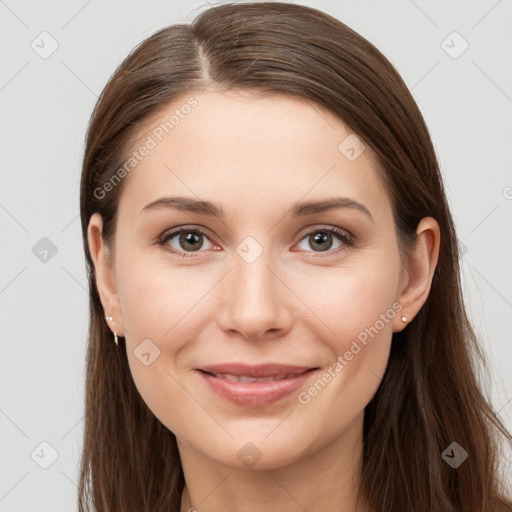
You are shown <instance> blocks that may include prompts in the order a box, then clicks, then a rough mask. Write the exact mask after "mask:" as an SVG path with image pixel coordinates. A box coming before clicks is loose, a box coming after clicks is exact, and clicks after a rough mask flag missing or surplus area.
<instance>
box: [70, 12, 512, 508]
mask: <svg viewBox="0 0 512 512" xmlns="http://www.w3.org/2000/svg"><path fill="white" fill-rule="evenodd" d="M207 87H216V88H220V89H225V90H227V89H237V90H241V89H252V90H256V91H259V92H260V93H262V94H267V93H269V94H272V93H281V94H286V95H292V96H296V97H301V98H305V99H307V100H310V101H311V102H316V103H317V104H319V105H322V106H323V107H326V108H327V109H329V110H330V111H331V112H333V113H334V114H335V115H337V116H338V117H339V118H340V119H341V120H342V121H344V122H345V123H346V124H347V125H348V126H349V127H350V129H351V131H353V132H354V133H356V134H358V135H359V136H360V137H361V138H362V139H363V140H364V141H365V143H367V144H369V145H370V146H371V148H372V149H373V150H374V152H375V154H376V155H377V159H378V163H379V165H380V172H381V173H382V176H383V178H384V180H385V183H386V185H387V188H388V192H389V194H390V197H391V199H392V204H393V213H394V220H395V224H396V231H397V234H398V235H397V236H398V241H399V243H400V247H401V249H402V251H404V254H405V255H407V250H408V248H410V247H411V246H412V245H413V243H414V239H415V231H416V227H417V225H418V222H419V221H420V220H421V219H422V218H423V217H427V216H431V217H434V218H435V219H436V220H437V221H438V223H439V226H440V229H441V247H440V254H439V260H438V265H437V268H436V270H435V273H434V276H433V282H432V287H431V291H430V294H429V297H428V299H427V301H426V303H425V304H424V306H423V308H422V309H421V311H420V312H419V314H418V315H417V316H416V318H414V320H413V321H412V322H411V323H410V325H408V326H407V328H406V329H405V330H404V331H402V332H400V333H395V334H394V335H393V340H392V347H391V353H390V357H389V363H388V367H387V370H386V373H385V375H384V378H383V380H382V382H381V385H380V387H379V389H378V391H377V393H376V394H375V395H374V397H373V399H372V400H371V402H370V403H369V404H368V405H367V407H366V409H365V417H364V432H363V434H364V448H363V465H362V468H363V469H362V484H361V488H360V496H362V497H363V499H364V500H366V502H367V504H368V505H369V506H370V508H371V509H372V510H379V511H380V512H396V511H400V512H412V511H414V512H433V511H435V512H438V511H443V512H449V511H453V512H455V511H457V512H462V511H464V512H477V511H478V512H482V511H494V512H501V511H503V512H504V511H509V512H510V511H511V510H512V502H511V501H510V497H509V495H508V494H507V493H508V492H509V489H506V488H505V485H504V480H503V479H500V473H499V465H498V460H499V459H498V457H497V454H498V452H499V446H500V442H501V441H503V440H504V439H506V440H508V441H510V440H512V437H511V435H510V434H509V433H508V432H507V431H506V429H505V427H504V426H503V424H502V423H501V422H500V420H499V418H498V416H497V414H496V413H495V412H494V411H493V409H492V407H491V406H490V404H489V402H488V399H486V397H484V394H483V392H482V391H481V389H480V384H479V381H478V375H479V374H480V373H479V372H480V370H481V368H485V359H484V356H483V354H482V351H481V349H480V348H479V345H478V343H477V339H476V336H475V333H474V331H473V329H472V327H471V325H470V322H469V320H468V316H467V314H466V310H465V307H464V303H463V298H462V293H461V283H460V276H459V252H458V244H457V237H456V233H455V227H454V224H453V220H452V217H451V214H450V212H449V209H448V206H447V201H446V197H445V193H444V189H443V184H442V180H441V175H440V171H439V166H438V162H437V159H436V154H435V152H434V148H433V145H432V142H431V139H430V136H429V133H428V130H427V127H426V125H425V122H424V120H423V117H422V115H421V113H420V111H419V109H418V107H417V105H416V103H415V102H414V100H413V98H412V96H411V94H410V92H409V91H408V89H407V87H406V85H405V84H404V82H403V80H402V79H401V78H400V76H399V75H398V73H397V71H396V70H395V69H394V67H393V66H392V65H391V63H390V62H389V61H388V60H387V59H386V58H385V57H384V56H383V55H382V54H381V53H380V52H379V51H378V50H377V49H376V48H375V47H374V46H373V45H372V44H371V43H369V42H368V41H367V40H366V39H364V38H363V37H361V36H360V35H358V34H357V33H356V32H354V31H353V30H351V29H350V28H349V27H347V26H346V25H344V24H343V23H341V22H340V21H338V20H336V19H335V18H333V17H331V16H329V15H326V14H324V13H322V12H320V11H318V10H316V9H313V8H310V7H305V6H300V5H294V4H288V3H279V2H271V3H260V2H258V3H249V4H247V3H242V4H225V5H220V6H217V7H214V8H210V9H208V10H206V11H204V12H203V13H201V14H200V15H199V16H198V17H197V18H196V19H195V21H194V22H193V23H191V24H190V25H188V24H181V25H173V26H170V27H167V28H164V29H162V30H160V31H158V32H156V33H155V34H154V35H152V36H151V37H149V38H148V39H146V40H145V41H143V42H142V43H141V44H140V45H139V46H138V47H137V48H135V50H134V51H133V52H132V53H131V54H130V55H129V56H128V57H127V58H126V59H125V60H124V62H123V63H122V64H121V65H120V66H119V68H118V69H117V70H116V71H115V73H114V74H113V76H112V77H111V79H110V80H109V82H108V84H107V85H106V87H105V89H104V90H103V92H102V94H101V96H100V98H99V100H98V102H97V105H96V107H95V110H94V112H93V115H92V118H91V122H90V125H89V130H88V135H87V140H86V148H85V155H84V161H83V170H82V182H81V192H80V213H81V222H82V232H83V243H84V248H85V256H86V262H87V270H88V276H89V290H90V326H89V346H88V354H87V375H86V404H85V407H86V417H85V438H84V445H83V454H82V461H81V475H80V484H79V506H80V510H81V511H82V512H83V511H84V510H91V509H90V508H89V505H92V506H93V508H92V509H93V510H97V511H99V512H107V511H108V512H115V511H119V512H121V511H123V512H128V511H130V512H132V511H133V512H143V511H152V512H155V511H164V510H165V511H179V509H180V497H181V492H182V490H183V486H184V477H183V470H182V466H181V462H180V458H179V453H178V450H177V445H176V439H175V436H174V434H173V433H172V432H170V431H169V430H168V429H167V428H166V427H165V426H163V425H162V424H161V422H160V421H159V420H158V419H156V417H155V416H154V415H153V414H152V412H151V411H150V410H149V409H148V407H147V406H146V404H145V403H144V401H143V400H142V398H141V396H140V395H139V393H138V391H137V389H136V387H135V385H134V382H133V380H132V376H131V373H130V370H129V366H128V361H127V356H126V352H125V345H124V340H123V339H121V341H120V344H119V349H118V348H117V347H116V346H115V344H114V343H113V341H112V333H111V331H110V330H109V328H108V327H107V324H106V322H105V318H104V311H103V308H102V305H101V302H100V300H99V295H98V291H97V288H96V281H95V271H94V266H93V263H92V259H91V256H90V253H89V246H88V241H87V226H88V223H89V220H90V218H91V215H92V214H93V213H94V212H99V213H100V214H101V216H102V217H103V222H104V228H103V237H104V240H105V242H106V243H107V244H108V245H110V246H112V241H113V234H114V231H115V227H116V214H117V209H118V204H119V198H120V195H121V193H122V190H123V183H124V181H123V180H121V181H120V183H119V184H118V185H117V186H115V187H113V189H112V190H111V191H109V193H108V195H107V196H106V197H103V194H100V193H98V190H104V188H103V189H102V187H103V186H104V184H105V183H106V182H107V181H108V180H109V179H111V178H112V176H114V175H115V173H116V172H119V169H120V168H121V167H122V166H123V163H124V162H125V161H126V159H127V155H128V154H129V151H130V149H131V144H132V143H133V141H134V140H135V138H136V137H137V136H140V130H141V127H142V126H144V123H145V122H147V121H148V119H151V118H152V117H153V116H155V114H158V113H159V112H160V111H161V109H162V108H165V107H166V106H167V105H168V104H169V103H170V102H172V101H174V100H176V99H177V98H179V97H183V95H184V94H193V93H194V92H199V91H202V90H204V89H206V88H207ZM112 249H114V248H113V247H112ZM452 442H457V443H458V444H459V445H460V446H462V447H463V448H464V450H465V451H466V452H467V453H468V455H469V456H468V459H467V460H466V461H465V462H464V463H463V464H462V465H460V466H459V467H458V468H457V469H453V468H452V467H450V466H449V465H448V464H447V463H446V462H445V460H443V457H442V452H443V451H444V450H445V449H446V448H447V447H448V446H449V445H450V444H451V443H452Z"/></svg>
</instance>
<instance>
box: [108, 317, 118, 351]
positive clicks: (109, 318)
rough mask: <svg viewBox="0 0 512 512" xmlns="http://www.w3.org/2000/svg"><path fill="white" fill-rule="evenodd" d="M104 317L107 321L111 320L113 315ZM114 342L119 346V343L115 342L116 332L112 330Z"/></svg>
mask: <svg viewBox="0 0 512 512" xmlns="http://www.w3.org/2000/svg"><path fill="white" fill-rule="evenodd" d="M105 319H106V320H107V321H108V322H112V320H113V317H111V316H106V317H105ZM114 342H115V344H116V346H117V347H118V346H119V344H118V342H117V332H116V331H114Z"/></svg>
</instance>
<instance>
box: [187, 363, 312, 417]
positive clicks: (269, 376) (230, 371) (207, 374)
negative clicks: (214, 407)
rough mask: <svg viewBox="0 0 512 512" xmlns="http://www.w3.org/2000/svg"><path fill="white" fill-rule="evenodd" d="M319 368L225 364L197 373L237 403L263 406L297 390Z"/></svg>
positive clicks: (212, 387)
mask: <svg viewBox="0 0 512 512" xmlns="http://www.w3.org/2000/svg"><path fill="white" fill-rule="evenodd" d="M316 369H317V368H311V367H307V366H292V365H283V364H277V363H271V364H262V365H256V366H255V365H247V364H242V363H226V364H218V365H210V366H203V367H201V368H198V369H197V372H198V373H199V375H200V376H201V378H202V379H203V380H204V381H206V382H207V384H208V385H209V387H210V389H212V390H213V391H215V392H216V393H217V394H219V395H220V396H222V397H223V398H226V399H227V400H229V401H231V402H233V403H235V404H237V405H246V406H260V407H262V406H266V405H270V404H272V403H274V402H276V401H278V400H280V399H282V398H284V397H285V396H287V395H289V394H290V393H292V392H293V391H295V390H297V389H298V388H299V387H301V386H302V385H303V384H304V382H305V381H306V380H307V379H309V377H310V375H311V374H312V373H313V371H314V370H316Z"/></svg>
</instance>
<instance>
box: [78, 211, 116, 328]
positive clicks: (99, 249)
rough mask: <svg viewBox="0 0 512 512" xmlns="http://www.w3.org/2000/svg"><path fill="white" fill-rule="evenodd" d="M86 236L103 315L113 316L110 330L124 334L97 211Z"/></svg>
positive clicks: (110, 263) (111, 263)
mask: <svg viewBox="0 0 512 512" xmlns="http://www.w3.org/2000/svg"><path fill="white" fill-rule="evenodd" d="M87 238H88V241H89V251H90V253H91V258H92V260H93V263H94V270H95V275H96V286H97V288H98V293H99V296H100V300H101V304H102V306H103V309H104V311H105V316H111V317H113V319H112V321H110V322H109V321H107V320H105V321H106V322H107V324H108V326H109V327H110V329H111V331H112V332H114V331H115V332H116V333H117V334H118V336H124V329H123V327H122V326H123V317H122V313H121V306H120V302H119V297H118V294H117V286H116V280H115V270H114V262H113V261H112V260H111V255H110V251H109V248H108V247H107V246H106V245H105V243H104V240H103V219H102V217H101V215H100V214H99V213H94V214H93V215H92V216H91V219H90V221H89V226H88V227H87Z"/></svg>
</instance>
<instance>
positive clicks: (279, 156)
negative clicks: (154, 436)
mask: <svg viewBox="0 0 512 512" xmlns="http://www.w3.org/2000/svg"><path fill="white" fill-rule="evenodd" d="M188 97H190V95H185V96H183V98H181V99H180V100H179V101H176V102H175V103H173V104H172V105H169V106H166V107H165V108H164V109H163V110H162V111H161V112H160V113H159V114H158V116H157V117H156V118H155V119H152V120H151V122H150V123H148V125H147V126H146V127H145V128H144V129H143V130H141V134H140V135H141V136H140V141H139V142H140V143H142V142H143V141H144V140H145V138H146V137H147V134H148V133H150V130H151V129H152V128H154V127H155V126H157V125H158V123H159V122H161V121H162V120H166V119H169V116H170V115H171V113H172V112H173V111H174V110H175V109H176V108H177V107H179V106H180V105H182V104H183V103H184V102H185V101H186V99H187V98H188ZM194 97H195V98H196V99H197V100H198V105H197V106H196V107H195V108H194V109H193V110H192V111H191V113H190V114H189V115H188V116H186V117H184V119H182V120H180V123H179V124H178V125H177V126H176V127H175V128H174V129H173V130H172V132H170V133H169V134H168V135H166V137H165V138H164V139H163V140H162V141H161V142H160V143H159V144H158V145H157V147H155V148H154V149H152V150H151V151H150V153H149V154H148V155H147V156H146V157H145V158H144V159H143V160H142V161H141V162H140V163H139V164H138V165H137V167H136V168H135V169H134V170H133V171H132V172H131V173H130V174H129V175H128V176H127V177H126V178H124V179H125V180H126V182H125V183H124V187H125V188H124V190H123V194H122V196H121V200H120V205H119V217H118V224H117V230H116V235H115V240H114V247H115V253H114V258H113V261H110V260H109V259H108V257H107V250H106V246H105V244H104V241H103V239H102V235H101V233H102V219H101V217H100V216H99V215H98V214H95V215H93V216H92V218H91V221H90V224H89V231H88V236H89V243H90V248H91V254H92V257H93V260H94V265H95V268H96V272H97V286H98V290H99V293H100V297H101V301H102V304H103V306H104V308H105V314H106V315H112V316H113V317H114V320H113V321H112V322H110V324H109V325H110V327H111V329H112V331H116V332H117V334H118V335H119V336H125V339H126V346H127V353H128V360H129V364H130V370H131V373H132V375H133V379H134V382H135V384H136V386H137V388H138V390H139V392H140V394H141V396H142V398H143V399H144V401H145V402H146V403H147V405H148V406H149V408H150V409H151V410H152V412H153V413H154V414H155V416H156V417H157V418H158V419H159V420H160V421H161V422H162V423H163V424H164V425H165V426H166V427H168V428H169V429H170V430H171V431H172V432H173V433H174V434H175V435H176V438H177V442H178V448H179V452H180V456H181V460H182V464H183V469H184V474H185V479H186V491H185V492H184V493H183V497H182V507H181V510H182V511H186V510H189V507H191V506H192V507H194V508H195V509H196V510H198V511H199V512H201V511H203V510H205V511H206V510H207V511H209V512H214V511H221V510H222V511H236V510H238V511H239V510H247V511H251V512H258V511H265V512H266V511H268V510H280V511H284V512H292V511H294V512H295V511H299V510H301V511H302V510H304V509H307V510H310V511H314V510H335V509H336V510H347V511H349V510H355V496H356V494H355V490H356V487H357V485H358V483H359V472H360V465H359V458H360V455H361V449H362V425H363V415H364V408H365V406H366V405H367V404H368V402H369V401H370V399H371V398H372V396H373V395H374V393H375V392H376V390H377V388H378V386H379V384H380V381H381V378H382V375H383V374H384V371H385V368H386V365H387V361H388V356H389V350H390V344H391V337H392V333H393V332H397V331H400V330H402V329H404V328H405V327H406V324H405V323H404V322H403V321H402V320H401V317H402V315H405V316H406V317H407V319H408V321H411V320H412V319H413V318H414V316H415V315H416V313H417V312H418V311H419V309H420V308H421V306H422V305H423V304H424V302H425V300H426V298H427V296H428V293H429V290H430V286H431V280H432V275H433V271H434V269H435V266H436V263H437V258H438V252H439V241H440V233H439V227H438V225H437V223H436V221H435V220H434V219H432V218H425V219H423V220H422V221H421V222H420V224H419V225H418V229H417V235H418V239H419V243H418V246H417V249H416V250H415V252H414V253H413V255H412V260H411V264H410V265H409V266H408V267H405V266H404V264H403V259H401V257H400V252H399V249H398V243H397V239H396V233H395V230H394V223H393V216H392V209H391V203H390V199H389V197H388V195H387V194H386V193H385V191H384V188H383V182H382V180H381V178H380V176H379V175H378V173H377V171H376V168H375V166H376V163H375V157H374V154H373V152H372V150H371V148H370V147H369V145H368V144H366V149H365V151H363V153H362V154H361V155H360V156H359V157H358V158H357V159H356V160H354V161H350V160H349V159H347V158H346V157H345V155H344V154H342V152H340V151H339V149H338V146H339V144H340V142H341V141H343V139H345V137H346V136H347V135H349V134H350V133H351V132H350V130H349V129H348V128H347V126H346V125H345V124H344V123H343V122H342V121H340V120H339V119H338V118H337V117H335V116H334V115H332V114H331V113H330V112H328V111H327V110H325V109H323V108H321V107H320V106H318V105H314V104H313V103H311V102H308V101H305V100H302V99H296V98H291V97H287V96H282V95H274V96H270V97H265V98H262V97H257V96H254V95H252V94H251V93H248V92H244V93H241V92H233V91H231V92H219V91H213V90H209V91H206V92H202V93H198V94H194ZM139 146H140V144H139ZM178 195H179V196H186V197H192V198H196V199H197V198H200V199H202V200H209V201H212V202H215V203H218V204H219V205H221V206H222V209H223V211H224V213H225V218H224V220H222V221H221V220H219V219H214V218H209V217H207V216H204V215H199V214H197V213H185V212H180V211H177V210H173V209H170V208H166V207H161V208H158V209H155V210H153V211H149V212H144V213H141V209H142V208H143V207H144V206H145V205H146V204H148V203H149V202H151V201H153V200H155V199H158V198H160V197H163V196H178ZM333 196H344V197H349V198H352V199H354V200H357V201H358V202H360V203H362V204H363V205H365V206H366V207H367V208H368V210H369V211H370V213H371V215H372V218H370V217H369V216H367V215H365V214H364V213H363V212H361V211H359V210H356V209H353V208H342V209H337V210H332V211H327V212H323V213H317V214H314V215H311V216H308V217H304V218H292V217H291V216H285V215H284V212H285V211H286V210H287V209H288V208H289V207H290V206H291V205H292V203H294V202H296V201H299V200H301V201H306V200H317V199H325V198H329V197H333ZM179 226H187V227H190V228H194V227H201V228H202V229H203V230H204V231H206V233H207V237H206V238H203V237H201V235H199V237H200V238H199V241H197V242H196V247H198V250H196V251H194V250H193V249H191V248H190V246H187V245H185V246H184V245H183V244H181V245H180V243H179V242H180V237H179V235H177V236H174V238H173V239H172V240H169V241H167V249H166V247H165V246H160V245H158V244H157V243H156V242H155V240H156V239H157V238H158V237H159V236H160V235H161V234H162V233H164V232H165V231H166V230H167V231H169V230H170V229H171V228H175V227H179ZM330 226H335V227H339V228H341V229H345V230H347V231H349V232H350V233H351V234H352V235H353V236H354V237H355V244H354V245H353V246H350V247H344V250H342V251H341V252H339V253H336V252H335V251H336V250H337V249H338V248H339V247H340V246H342V245H343V242H342V241H340V240H339V239H338V238H337V237H336V236H335V235H333V237H332V239H331V240H332V245H331V246H329V240H328V241H327V242H323V245H320V246H318V245H314V241H313V242H312V241H311V237H310V236H309V235H310V234H313V235H314V234H315V233H317V232H318V231H319V230H321V229H322V228H328V227H330ZM247 236H251V237H253V238H254V239H255V240H256V241H257V242H258V244H259V245H260V246H261V248H262V249H263V253H262V254H261V255H260V256H259V257H258V258H256V260H255V261H253V262H252V263H248V262H247V261H245V260H244V259H243V258H242V257H240V256H239V254H238V253H237V252H236V249H237V246H238V245H239V244H240V243H241V242H242V240H244V239H245V237H247ZM201 242H202V246H201ZM169 247H173V248H174V249H176V250H177V251H181V252H187V251H188V254H192V257H189V258H181V257H179V256H178V255H176V254H173V253H172V252H171V251H170V250H169V249H168V248H169ZM322 247H323V248H324V250H322ZM215 249H217V250H215ZM397 303H400V304H401V305H402V310H401V311H400V312H399V313H396V314H395V315H394V317H392V319H391V320H390V321H389V322H387V323H385V325H384V327H383V328H381V329H380V330H379V332H378V334H377V335H375V336H374V337H373V338H369V340H368V343H367V345H365V346H362V345H361V344H360V343H359V345H361V346H362V349H361V350H360V351H359V352H358V353H357V354H356V355H354V356H353V358H352V360H350V361H349V362H348V364H347V365H346V366H344V368H343V370H342V371H340V372H339V373H338V374H337V375H336V377H335V378H333V379H332V380H331V381H330V382H329V383H328V384H327V385H326V386H325V387H324V388H323V389H322V390H321V391H320V392H319V393H318V394H317V395H316V396H314V397H312V398H311V400H310V402H309V403H307V404H303V403H300V402H299V401H298V394H299V393H298V392H294V393H292V394H291V395H289V396H287V397H285V398H284V399H282V400H280V401H278V402H276V403H274V404H272V405H269V406H266V407H243V406H239V405H235V404H233V403H231V402H228V401H226V400H225V399H223V398H222V397H220V396H218V395H217V394H215V393H214V392H213V391H211V390H210V389H209V387H208V386H206V385H205V383H204V382H203V380H202V378H201V377H200V376H199V375H198V374H197V372H196V371H194V368H197V367H200V366H201V365H207V364H213V363H222V362H232V361H244V362H248V363H250V364H257V363H266V362H271V361H276V362H281V363H286V364H295V365H300V366H307V367H318V368H320V370H318V373H319V374H322V373H325V372H326V371H328V369H329V368H330V367H332V366H333V364H334V363H335V361H336V360H337V357H338V356H340V355H341V356H343V354H345V353H346V352H347V350H349V349H350V346H351V343H352V342H353V340H355V339H356V337H357V336H358V334H360V333H361V332H362V331H364V330H365V328H368V327H370V326H374V325H375V324H376V321H377V320H378V319H379V315H381V314H383V313H385V312H386V311H388V310H390V308H392V305H393V304H397ZM392 311H393V310H392ZM145 339H150V340H151V341H152V342H153V343H154V344H155V345H156V346H157V347H158V348H159V350H160V356H159V357H158V358H157V359H156V360H155V361H154V362H153V363H152V364H150V365H149V366H145V365H144V364H142V363H141V361H140V360H139V359H138V358H137V357H136V356H135V354H134V350H135V349H136V348H137V346H138V345H139V344H140V343H141V341H142V340H145ZM316 378H318V375H317V376H316V377H315V378H312V380H310V381H308V384H307V385H305V386H304V387H303V388H302V389H301V390H300V391H302V390H304V389H306V390H307V389H308V388H309V387H310V386H311V384H312V383H313V382H314V381H315V380H316ZM249 442H250V443H252V444H254V445H255V446H256V447H257V449H258V450H259V452H260V454H261V458H260V459H259V461H258V462H257V463H256V464H255V465H254V466H252V467H247V465H245V464H244V463H242V462H241V460H240V459H239V458H238V456H237V453H238V452H239V451H240V450H241V449H247V448H243V447H244V446H245V445H246V443H249Z"/></svg>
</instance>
